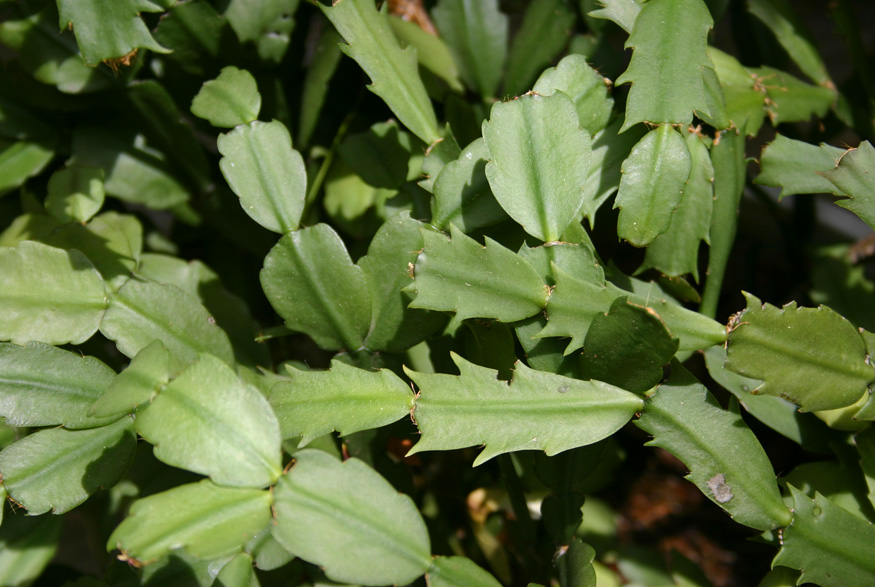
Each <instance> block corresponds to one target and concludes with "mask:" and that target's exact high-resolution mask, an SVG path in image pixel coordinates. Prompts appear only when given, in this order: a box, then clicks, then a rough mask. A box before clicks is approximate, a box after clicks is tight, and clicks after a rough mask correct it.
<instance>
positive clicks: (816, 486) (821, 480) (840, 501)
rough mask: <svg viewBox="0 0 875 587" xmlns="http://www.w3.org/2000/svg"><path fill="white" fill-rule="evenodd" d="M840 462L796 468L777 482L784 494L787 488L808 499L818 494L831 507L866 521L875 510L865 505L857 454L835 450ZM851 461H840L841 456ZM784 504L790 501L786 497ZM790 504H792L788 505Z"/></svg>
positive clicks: (812, 464)
mask: <svg viewBox="0 0 875 587" xmlns="http://www.w3.org/2000/svg"><path fill="white" fill-rule="evenodd" d="M836 452H838V453H839V459H841V460H840V461H814V462H811V463H803V464H801V465H797V466H796V467H794V468H793V470H792V471H790V472H789V473H788V474H786V475H783V476H782V477H781V479H780V480H779V483H780V484H781V487H782V488H783V489H784V491H785V493H789V490H788V489H787V487H788V486H790V485H792V486H793V487H794V488H796V489H799V490H800V491H801V492H802V493H804V494H805V495H807V496H808V497H809V498H811V499H814V498H815V497H816V496H817V494H820V495H822V496H823V497H825V498H826V499H828V500H829V501H831V502H832V503H833V504H835V505H837V506H839V507H840V508H842V509H843V510H845V511H847V512H850V513H852V514H854V515H855V516H857V517H858V518H860V519H861V520H864V521H866V522H870V521H871V519H872V517H873V516H875V509H873V507H872V504H871V503H869V499H868V496H867V487H866V482H865V480H864V478H863V475H862V474H861V470H860V467H859V463H858V462H857V461H858V459H859V454H858V453H857V452H856V451H854V450H853V448H850V447H847V448H845V447H842V448H840V449H839V450H838V451H836ZM843 453H844V454H845V455H847V456H849V457H851V458H843V457H842V454H843ZM784 501H785V502H790V501H789V500H788V499H787V497H786V496H785V498H784ZM790 503H792V502H790Z"/></svg>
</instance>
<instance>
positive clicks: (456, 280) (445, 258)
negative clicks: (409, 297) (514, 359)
mask: <svg viewBox="0 0 875 587" xmlns="http://www.w3.org/2000/svg"><path fill="white" fill-rule="evenodd" d="M450 232H451V234H452V239H448V238H446V236H445V235H443V234H441V233H436V232H433V231H427V230H423V231H422V239H423V243H424V247H423V250H422V252H421V253H420V254H419V257H417V259H416V265H415V267H414V275H415V279H414V281H413V284H412V285H411V286H409V288H410V289H411V290H412V291H415V292H416V298H415V299H414V300H413V302H411V304H410V306H411V307H413V308H426V309H429V310H438V311H444V312H455V313H456V317H455V320H456V321H461V320H464V319H466V318H494V319H496V320H500V321H502V322H515V321H517V320H522V319H523V318H528V317H529V316H533V315H535V314H537V313H538V312H540V311H541V310H542V309H543V307H544V304H545V303H546V302H547V286H546V284H544V281H543V280H542V279H541V277H540V276H539V275H538V272H537V271H535V269H534V268H533V267H532V266H531V265H529V264H528V263H527V262H526V261H525V260H524V259H523V258H522V257H520V256H519V255H517V254H516V253H514V252H513V251H511V250H509V249H505V248H504V247H502V246H501V245H499V244H498V243H496V242H495V241H493V240H491V239H490V238H488V237H487V238H486V246H481V245H480V244H479V243H478V242H477V241H475V240H474V239H472V238H470V237H468V236H466V235H464V234H463V233H462V232H461V231H459V230H458V229H457V228H456V227H455V226H451V227H450Z"/></svg>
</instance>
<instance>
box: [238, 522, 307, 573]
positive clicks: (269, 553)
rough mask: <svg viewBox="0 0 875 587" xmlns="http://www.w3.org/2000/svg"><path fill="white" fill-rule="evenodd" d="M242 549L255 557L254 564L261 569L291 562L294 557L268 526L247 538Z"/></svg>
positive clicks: (271, 568)
mask: <svg viewBox="0 0 875 587" xmlns="http://www.w3.org/2000/svg"><path fill="white" fill-rule="evenodd" d="M243 550H244V551H246V552H248V553H249V554H250V555H252V558H254V559H255V566H257V567H258V568H259V569H261V570H262V571H272V570H274V569H278V568H280V567H282V566H285V565H287V564H288V563H290V562H292V559H293V558H295V555H293V554H292V553H291V552H289V551H288V550H286V549H285V548H283V547H282V546H281V545H280V543H279V542H277V540H276V538H274V537H273V533H272V532H271V531H270V528H269V527H268V528H265V529H264V530H262V531H261V532H259V533H258V534H256V535H255V536H253V537H252V538H250V539H249V542H247V543H246V546H244V547H243Z"/></svg>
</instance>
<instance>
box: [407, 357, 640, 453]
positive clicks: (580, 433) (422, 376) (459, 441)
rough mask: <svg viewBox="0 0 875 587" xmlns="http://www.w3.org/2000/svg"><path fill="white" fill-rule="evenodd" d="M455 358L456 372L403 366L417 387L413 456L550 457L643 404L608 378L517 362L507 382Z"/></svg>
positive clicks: (618, 424) (607, 430)
mask: <svg viewBox="0 0 875 587" xmlns="http://www.w3.org/2000/svg"><path fill="white" fill-rule="evenodd" d="M452 357H453V361H454V362H455V363H456V365H457V366H458V368H459V372H460V375H459V376H455V375H447V374H443V373H438V374H426V373H416V372H413V371H407V374H408V375H409V376H410V378H411V379H413V381H414V382H415V383H416V385H417V387H419V389H420V395H419V397H418V398H417V400H416V410H415V412H414V417H415V418H416V423H417V426H418V427H419V430H420V432H421V433H422V436H421V437H420V440H419V442H417V443H416V445H415V446H414V447H413V448H412V449H411V451H410V454H412V453H417V452H422V451H425V450H453V449H459V448H465V447H469V446H481V445H484V449H483V451H482V452H481V453H480V454H479V455H478V456H477V458H476V459H475V460H474V466H477V465H480V464H482V463H484V462H486V461H488V460H489V459H491V458H493V457H495V456H498V455H500V454H503V453H507V452H514V451H518V450H543V451H544V452H546V453H547V455H554V454H557V453H560V452H562V451H565V450H568V449H571V448H575V447H578V446H585V445H588V444H592V443H594V442H598V441H599V440H601V439H603V438H607V437H608V436H610V435H611V434H613V433H614V432H616V431H617V430H619V429H620V428H622V427H623V426H624V425H625V424H626V423H627V422H628V421H629V420H630V419H631V418H632V416H633V415H634V414H635V412H637V411H638V410H640V409H641V407H642V406H643V403H644V402H643V400H642V399H641V398H640V397H638V396H637V395H635V394H633V393H630V392H628V391H625V390H622V389H620V388H618V387H614V386H612V385H608V384H607V383H602V382H600V381H580V380H577V379H571V378H568V377H563V376H561V375H554V374H552V373H546V372H544V371H535V370H534V369H530V368H528V367H526V366H525V365H523V364H522V363H520V362H518V363H517V364H516V365H515V366H514V369H515V371H514V377H513V380H512V381H511V382H510V383H508V382H506V381H500V380H498V379H497V374H498V372H497V371H495V370H493V369H487V368H485V367H479V366H477V365H475V364H473V363H469V362H468V361H466V360H465V359H463V358H462V357H460V356H458V355H456V354H455V353H453V354H452Z"/></svg>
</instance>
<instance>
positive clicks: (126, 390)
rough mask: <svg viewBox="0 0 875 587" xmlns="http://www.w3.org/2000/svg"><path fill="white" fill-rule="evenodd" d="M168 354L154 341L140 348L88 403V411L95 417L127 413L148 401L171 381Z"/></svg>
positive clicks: (159, 342)
mask: <svg viewBox="0 0 875 587" xmlns="http://www.w3.org/2000/svg"><path fill="white" fill-rule="evenodd" d="M170 376H171V371H170V353H169V352H168V351H167V348H166V347H165V346H164V345H163V344H161V341H160V340H156V341H154V342H153V343H152V344H150V345H149V346H147V347H145V348H143V350H141V351H140V352H139V353H137V355H136V356H135V357H134V358H133V360H132V361H131V363H130V365H128V366H127V367H126V368H125V369H124V370H123V371H122V372H121V373H119V374H118V375H117V376H116V377H115V379H114V380H113V381H112V382H111V383H110V385H109V387H108V388H107V389H106V391H105V392H104V393H103V395H101V396H100V397H98V398H97V400H96V401H95V402H94V403H93V404H92V405H91V407H90V409H89V411H88V413H89V414H90V415H94V416H97V417H108V416H119V415H123V414H129V413H131V412H133V411H134V408H136V407H137V406H139V405H143V404H145V403H147V402H149V401H150V400H151V399H152V397H153V396H154V395H155V394H156V393H158V391H159V390H160V389H161V388H162V387H164V385H166V384H167V382H168V381H170Z"/></svg>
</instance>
